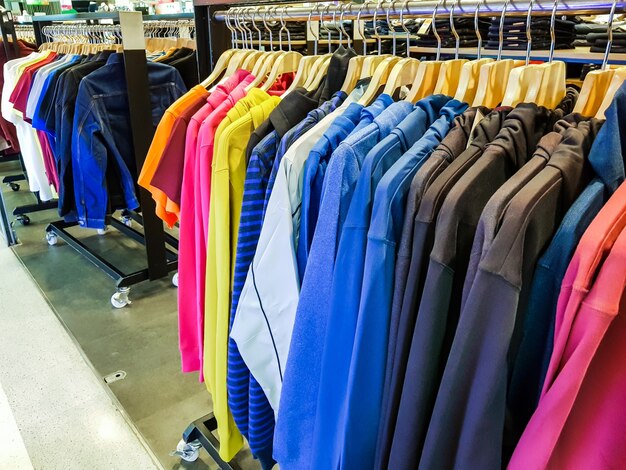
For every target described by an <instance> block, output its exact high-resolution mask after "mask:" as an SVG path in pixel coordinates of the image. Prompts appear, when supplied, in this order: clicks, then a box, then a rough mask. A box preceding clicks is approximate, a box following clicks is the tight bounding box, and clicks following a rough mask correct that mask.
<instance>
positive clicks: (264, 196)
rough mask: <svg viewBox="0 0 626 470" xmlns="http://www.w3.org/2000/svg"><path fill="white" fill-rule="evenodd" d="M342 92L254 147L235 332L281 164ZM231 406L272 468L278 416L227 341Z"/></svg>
mask: <svg viewBox="0 0 626 470" xmlns="http://www.w3.org/2000/svg"><path fill="white" fill-rule="evenodd" d="M346 96H347V95H346V94H345V93H343V92H337V93H336V94H335V95H333V97H332V98H331V99H330V100H329V101H326V102H325V103H323V104H322V105H321V106H320V107H319V108H317V109H314V110H313V111H311V112H309V113H308V115H307V116H306V118H305V119H303V120H302V121H300V122H299V123H298V124H297V125H296V126H294V127H293V128H292V129H290V130H289V131H288V132H287V133H285V135H284V136H283V138H282V139H281V138H280V136H279V133H278V132H277V131H276V130H274V131H272V132H271V133H270V134H268V135H267V136H266V137H265V138H263V139H262V140H261V141H260V142H259V143H258V144H257V146H256V147H254V149H253V151H252V153H251V155H250V161H249V162H248V168H247V171H246V180H245V184H244V194H243V202H242V208H241V217H240V221H239V235H238V239H237V252H236V258H235V273H234V280H233V294H232V305H231V312H230V328H231V329H232V325H233V321H234V319H235V314H236V312H237V306H238V305H239V298H240V296H241V290H242V289H243V286H244V284H245V282H246V276H247V274H248V268H249V266H250V263H252V260H253V259H254V254H255V252H256V248H257V244H258V241H259V236H260V234H261V227H262V225H263V218H264V216H265V209H266V207H267V202H268V201H269V197H270V194H271V191H272V188H273V186H274V181H275V180H276V174H277V171H278V167H279V165H280V161H281V160H282V157H283V155H284V154H285V152H287V150H288V149H289V147H290V146H291V145H292V144H293V143H294V142H295V141H296V140H297V139H298V138H299V137H301V136H302V135H304V134H305V133H306V132H307V131H308V130H310V129H311V128H312V127H313V126H315V124H317V123H318V122H319V121H320V120H321V119H322V118H323V117H325V116H326V115H327V114H328V113H330V112H331V111H333V110H334V109H335V108H336V107H337V106H339V105H340V104H341V103H342V102H343V101H344V100H345V98H346ZM227 387H228V405H229V407H230V409H231V412H232V414H233V418H234V420H235V424H237V427H238V428H239V431H240V432H241V434H243V435H244V436H245V437H246V439H248V443H249V445H250V449H251V451H252V453H253V454H254V455H255V456H256V457H257V458H258V459H259V460H260V461H261V463H262V465H263V467H264V468H271V467H272V465H273V463H274V461H273V458H272V442H273V438H274V411H273V410H272V407H271V406H270V404H269V402H268V400H267V398H266V396H265V393H264V391H263V389H262V388H261V386H260V385H259V383H258V382H257V381H256V380H255V378H254V377H253V376H252V374H251V373H250V371H249V370H248V367H247V366H246V364H245V363H244V361H243V359H242V357H241V354H240V353H239V349H238V348H237V344H236V343H235V342H234V341H233V340H232V339H231V338H229V339H228V373H227Z"/></svg>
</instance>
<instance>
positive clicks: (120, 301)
mask: <svg viewBox="0 0 626 470" xmlns="http://www.w3.org/2000/svg"><path fill="white" fill-rule="evenodd" d="M129 292H130V287H120V288H119V289H118V290H117V292H116V293H115V294H113V296H112V297H111V305H113V307H115V308H124V307H126V306H127V305H130V304H131V303H132V302H131V301H130V299H129V298H128V294H129Z"/></svg>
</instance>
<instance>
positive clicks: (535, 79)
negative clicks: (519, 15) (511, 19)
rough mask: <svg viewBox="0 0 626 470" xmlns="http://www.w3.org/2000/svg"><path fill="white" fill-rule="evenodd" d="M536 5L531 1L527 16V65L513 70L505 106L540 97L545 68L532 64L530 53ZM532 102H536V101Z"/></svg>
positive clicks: (503, 103)
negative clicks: (532, 20)
mask: <svg viewBox="0 0 626 470" xmlns="http://www.w3.org/2000/svg"><path fill="white" fill-rule="evenodd" d="M534 3H535V2H534V0H530V4H529V8H528V13H527V15H526V41H527V42H528V46H527V48H526V62H525V64H526V65H523V66H521V67H517V68H515V69H513V70H511V73H510V75H509V80H508V82H507V85H506V90H505V93H504V98H503V99H502V105H503V106H517V105H518V104H519V103H522V102H525V101H526V100H527V99H533V98H535V97H536V96H537V95H538V91H537V90H538V89H539V88H540V87H541V81H542V79H543V72H544V70H545V67H539V65H536V64H530V52H531V48H532V36H531V31H530V24H531V19H532V10H533V6H534ZM532 102H534V99H533V101H532Z"/></svg>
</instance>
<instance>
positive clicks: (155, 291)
mask: <svg viewBox="0 0 626 470" xmlns="http://www.w3.org/2000/svg"><path fill="white" fill-rule="evenodd" d="M17 169H18V166H17V165H16V164H14V163H6V162H5V163H0V179H1V177H3V176H4V175H6V174H13V173H15V172H16V170H17ZM20 185H21V190H20V191H18V192H12V191H11V190H10V189H9V188H8V187H7V186H6V185H2V192H3V194H4V197H5V202H6V204H7V206H8V207H7V209H8V210H9V211H12V209H13V208H14V207H15V206H16V205H22V204H32V203H33V201H34V196H33V195H32V194H31V193H30V192H29V191H28V185H27V183H26V182H24V181H22V182H20ZM29 216H30V218H31V221H32V222H31V224H30V225H28V226H25V227H23V226H21V225H20V224H18V223H16V224H14V226H15V230H16V232H17V236H18V239H19V241H20V244H19V245H18V246H16V247H15V248H14V251H15V253H16V254H17V255H18V256H19V258H20V259H21V260H22V262H23V263H24V265H25V266H26V268H27V269H28V270H29V271H30V273H31V275H32V276H33V278H34V279H35V281H36V283H37V284H38V285H39V287H40V289H41V290H42V292H43V293H44V295H45V296H46V298H47V299H48V301H49V302H50V304H51V305H52V307H53V309H54V310H55V311H56V313H57V315H58V317H59V319H60V320H61V321H62V322H63V323H64V324H65V326H66V328H67V329H68V330H69V332H70V333H71V335H72V336H73V337H74V338H75V340H76V342H77V343H78V345H79V346H80V348H81V349H82V351H83V352H84V354H85V355H86V357H87V358H88V360H89V361H90V362H91V364H92V365H93V367H94V369H95V371H96V372H97V374H98V375H99V377H101V378H102V377H104V376H106V375H108V374H111V373H114V372H116V371H118V370H123V371H125V372H126V374H127V375H126V378H125V379H124V380H120V381H117V382H113V383H111V384H108V385H104V386H108V387H109V388H110V390H111V392H113V394H114V395H115V397H116V398H117V399H118V400H119V402H120V404H121V406H122V407H123V408H124V410H125V411H126V413H127V414H128V416H129V417H130V419H131V420H132V422H133V424H134V425H135V427H136V428H137V429H138V431H139V432H140V433H141V435H142V436H143V437H144V439H145V440H146V441H147V443H148V445H149V446H150V448H151V449H152V451H153V452H154V453H155V454H156V456H157V457H158V459H159V461H160V462H161V464H162V465H163V467H164V468H166V469H179V468H192V469H205V468H217V466H216V465H215V464H214V463H213V462H212V461H211V459H210V458H209V456H208V455H207V454H205V453H204V451H203V452H202V453H201V457H200V459H199V460H198V461H197V462H195V463H193V464H189V463H181V461H180V460H179V459H178V458H176V457H170V456H169V452H170V451H172V450H174V449H175V447H176V444H177V443H178V441H179V439H180V437H181V433H182V431H183V430H184V429H185V427H186V426H187V425H188V424H189V423H190V422H192V421H193V420H195V419H197V418H199V417H201V416H202V415H203V414H206V413H208V412H210V411H211V409H212V405H211V399H210V395H209V394H208V392H207V391H206V389H205V387H204V385H203V384H201V383H199V382H198V376H197V374H182V373H181V371H180V356H179V352H178V338H177V334H178V333H177V310H176V289H175V288H174V287H173V286H172V284H171V281H170V279H163V280H160V281H155V282H146V283H142V284H140V285H138V286H134V287H133V288H132V289H131V295H130V298H131V300H132V305H130V306H128V307H126V308H124V309H120V310H117V309H114V308H113V307H112V306H111V304H110V297H111V295H112V294H113V293H114V292H115V286H114V283H113V281H112V280H111V279H110V278H109V277H108V276H107V275H106V274H104V273H103V272H102V271H100V270H99V269H98V268H96V267H95V266H93V265H92V264H91V263H89V262H88V261H87V260H86V259H85V258H83V257H82V256H81V255H80V254H78V253H77V252H76V251H75V250H73V249H72V248H71V247H69V246H68V245H66V244H65V243H64V242H63V241H61V240H59V243H58V244H57V245H56V246H48V244H47V243H46V240H45V227H46V225H47V224H48V223H49V222H52V221H55V220H58V217H57V214H56V212H55V211H45V212H39V213H32V214H30V215H29ZM73 230H74V232H73V233H74V234H75V236H77V237H80V239H81V240H82V241H83V243H85V244H87V245H88V246H90V247H95V248H97V250H98V252H99V253H100V254H101V255H102V256H104V257H105V258H106V259H108V260H110V261H111V262H113V263H114V264H117V265H119V266H120V267H122V268H123V269H124V270H128V271H131V270H135V269H139V268H142V267H143V266H144V257H145V254H144V251H143V247H142V246H141V245H139V244H137V243H135V242H134V241H132V240H129V239H127V238H125V237H124V236H123V235H121V234H120V233H119V232H117V231H115V230H109V231H108V232H107V233H106V234H105V235H103V236H101V235H97V234H96V233H95V231H92V230H84V229H80V228H76V229H73ZM15 295H19V292H16V293H15ZM103 384H104V381H103ZM237 461H238V463H239V465H240V466H242V468H244V469H256V468H260V465H258V463H257V462H256V461H254V460H253V459H252V457H251V455H250V453H249V452H248V451H242V452H241V453H240V455H239V456H238V457H237Z"/></svg>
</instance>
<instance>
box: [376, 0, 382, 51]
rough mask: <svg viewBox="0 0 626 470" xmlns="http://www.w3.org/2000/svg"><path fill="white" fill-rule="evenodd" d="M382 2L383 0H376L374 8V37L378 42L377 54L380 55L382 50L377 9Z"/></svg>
mask: <svg viewBox="0 0 626 470" xmlns="http://www.w3.org/2000/svg"><path fill="white" fill-rule="evenodd" d="M382 4H383V0H378V2H377V3H376V9H375V10H374V37H375V38H376V42H377V43H378V55H381V54H382V52H383V43H382V40H381V38H380V34H378V9H379V8H381V6H382Z"/></svg>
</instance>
